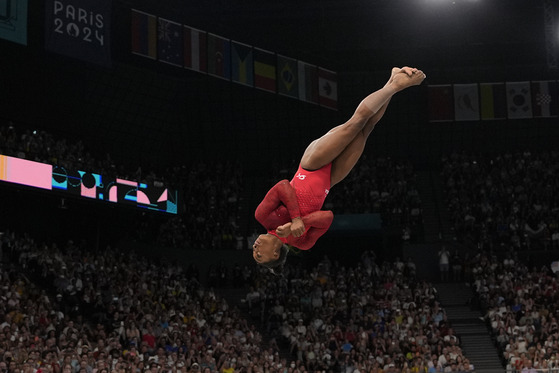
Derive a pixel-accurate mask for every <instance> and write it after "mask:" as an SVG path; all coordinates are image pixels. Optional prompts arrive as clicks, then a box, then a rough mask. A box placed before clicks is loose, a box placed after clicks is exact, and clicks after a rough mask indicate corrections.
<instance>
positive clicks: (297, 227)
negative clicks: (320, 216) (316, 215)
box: [291, 217, 305, 237]
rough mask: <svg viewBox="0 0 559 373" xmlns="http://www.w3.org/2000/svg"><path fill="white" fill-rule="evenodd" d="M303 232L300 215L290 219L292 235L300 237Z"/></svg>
mask: <svg viewBox="0 0 559 373" xmlns="http://www.w3.org/2000/svg"><path fill="white" fill-rule="evenodd" d="M303 233H305V223H303V219H301V218H300V217H297V218H293V219H291V234H292V235H293V236H294V237H301V236H302V235H303Z"/></svg>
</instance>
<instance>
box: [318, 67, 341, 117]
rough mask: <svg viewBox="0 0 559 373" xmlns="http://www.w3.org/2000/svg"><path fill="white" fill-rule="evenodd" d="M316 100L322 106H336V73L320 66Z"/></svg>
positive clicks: (335, 107)
mask: <svg viewBox="0 0 559 373" xmlns="http://www.w3.org/2000/svg"><path fill="white" fill-rule="evenodd" d="M318 102H319V104H320V106H322V107H326V108H329V109H334V110H336V109H337V108H338V75H337V74H336V73H335V72H333V71H330V70H326V69H323V68H322V67H319V68H318Z"/></svg>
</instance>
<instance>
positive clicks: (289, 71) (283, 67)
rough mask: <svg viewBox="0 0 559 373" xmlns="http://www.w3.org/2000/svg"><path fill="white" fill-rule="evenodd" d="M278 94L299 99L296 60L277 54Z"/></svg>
mask: <svg viewBox="0 0 559 373" xmlns="http://www.w3.org/2000/svg"><path fill="white" fill-rule="evenodd" d="M277 66H278V93H279V94H280V95H283V96H289V97H293V98H299V83H298V78H297V60H296V59H294V58H290V57H285V56H280V55H279V54H278V65H277Z"/></svg>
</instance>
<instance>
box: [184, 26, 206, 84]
mask: <svg viewBox="0 0 559 373" xmlns="http://www.w3.org/2000/svg"><path fill="white" fill-rule="evenodd" d="M183 31H184V36H183V39H184V67H185V68H187V69H190V70H194V71H198V72H201V73H205V72H207V71H208V59H207V58H208V38H207V33H206V31H201V30H198V29H195V28H192V27H189V26H184V28H183Z"/></svg>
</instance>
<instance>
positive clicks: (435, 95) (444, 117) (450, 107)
mask: <svg viewBox="0 0 559 373" xmlns="http://www.w3.org/2000/svg"><path fill="white" fill-rule="evenodd" d="M452 94H453V90H452V85H450V84H441V85H429V86H428V90H427V100H428V107H429V122H451V121H453V120H454V100H453V97H452V96H453V95H452Z"/></svg>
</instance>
